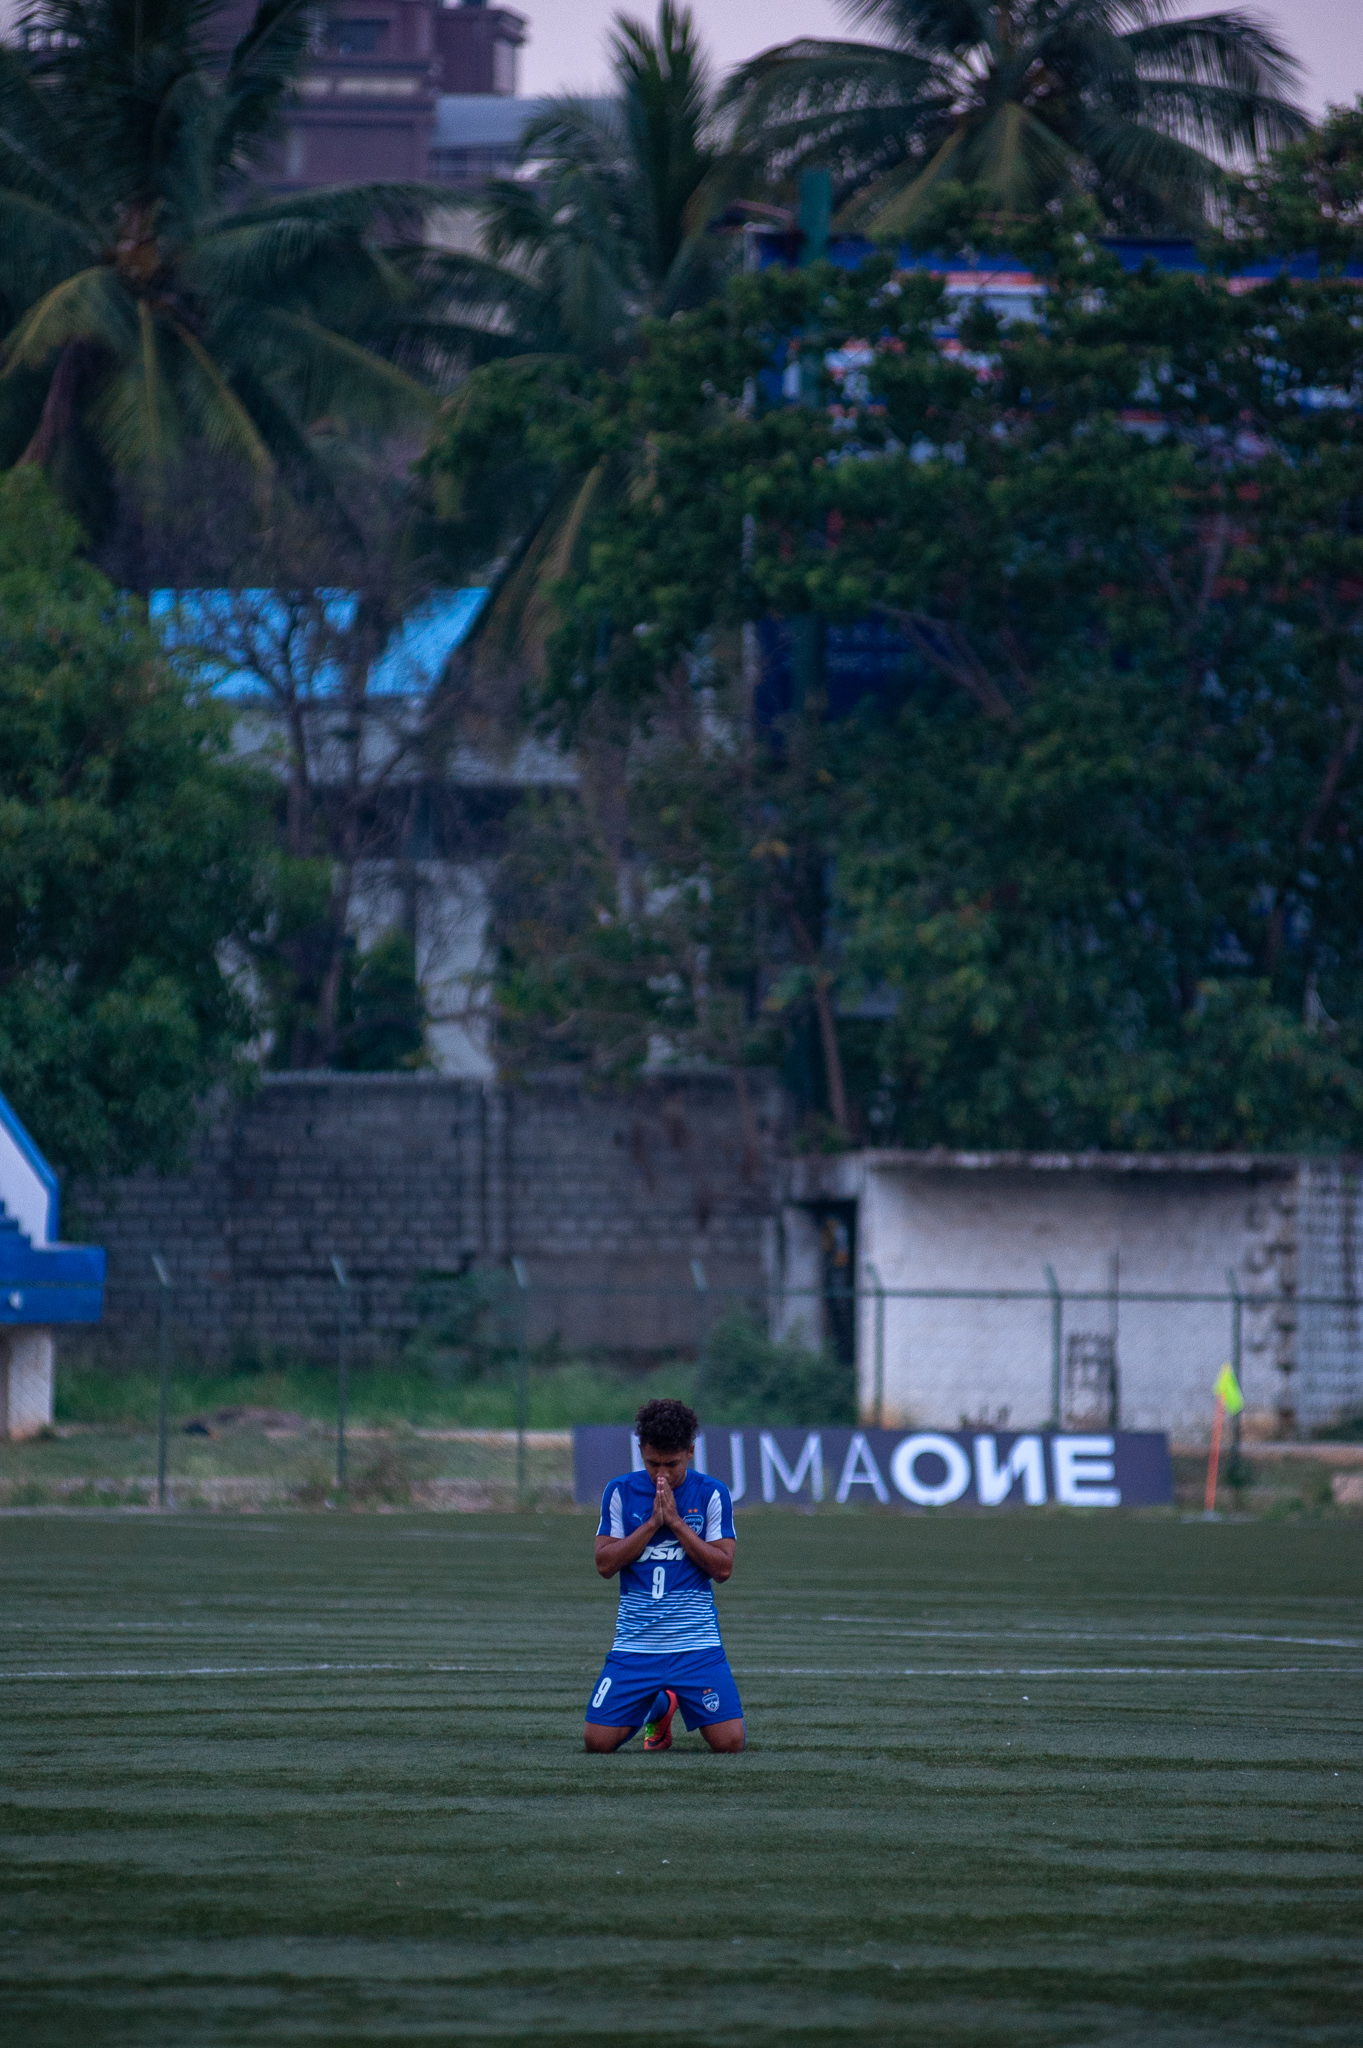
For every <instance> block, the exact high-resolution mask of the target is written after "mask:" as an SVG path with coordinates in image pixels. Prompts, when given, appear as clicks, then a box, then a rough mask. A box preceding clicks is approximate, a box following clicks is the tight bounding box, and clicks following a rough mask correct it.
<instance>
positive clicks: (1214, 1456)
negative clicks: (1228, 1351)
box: [1202, 1393, 1226, 1515]
mask: <svg viewBox="0 0 1363 2048" xmlns="http://www.w3.org/2000/svg"><path fill="white" fill-rule="evenodd" d="M1225 1419H1226V1397H1225V1395H1224V1394H1220V1393H1219V1394H1218V1395H1217V1397H1216V1416H1215V1419H1214V1421H1213V1423H1212V1448H1211V1455H1210V1456H1209V1458H1208V1459H1207V1492H1206V1497H1205V1499H1204V1500H1203V1503H1202V1511H1203V1513H1204V1514H1207V1515H1211V1514H1215V1512H1216V1472H1217V1467H1218V1466H1219V1465H1220V1463H1221V1425H1222V1423H1223V1422H1224V1421H1225Z"/></svg>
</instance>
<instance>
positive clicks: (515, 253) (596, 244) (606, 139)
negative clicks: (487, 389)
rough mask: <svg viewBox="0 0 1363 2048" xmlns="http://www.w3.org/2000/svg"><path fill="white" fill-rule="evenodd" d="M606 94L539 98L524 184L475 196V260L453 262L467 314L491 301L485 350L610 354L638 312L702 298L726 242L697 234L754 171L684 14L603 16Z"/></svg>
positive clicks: (493, 186) (665, 10)
mask: <svg viewBox="0 0 1363 2048" xmlns="http://www.w3.org/2000/svg"><path fill="white" fill-rule="evenodd" d="M609 47H610V57H611V71H612V75H613V79H614V85H615V91H614V94H613V96H612V97H611V98H610V99H608V100H607V101H605V102H602V101H599V100H583V99H571V98H559V99H551V100H549V101H548V102H546V104H545V105H544V107H543V108H542V110H541V111H540V113H539V114H538V115H537V116H536V118H535V119H534V120H533V121H532V122H531V124H530V126H529V127H528V128H527V130H526V132H525V134H524V136H523V137H522V139H521V147H520V154H521V159H522V162H523V163H524V164H526V165H527V166H533V167H534V170H535V175H534V177H533V179H530V180H526V181H523V180H520V179H512V178H506V179H495V180H492V181H491V182H490V183H489V184H488V185H487V186H486V187H485V188H484V191H483V193H482V194H481V196H480V198H479V200H478V201H477V202H476V204H477V207H478V211H479V214H480V216H481V221H482V230H483V234H482V240H483V246H484V249H485V251H486V256H487V259H488V260H486V261H482V262H480V261H478V260H477V259H471V258H458V257H456V258H453V259H452V260H451V263H450V266H449V270H448V275H449V278H450V280H451V281H452V282H455V283H457V284H458V285H459V286H460V287H461V295H462V297H463V299H464V303H465V305H466V306H467V307H469V308H470V309H472V308H473V307H474V306H475V305H478V304H481V305H482V306H483V307H485V308H495V309H496V314H497V317H496V319H495V320H494V321H493V322H492V323H490V325H489V341H490V343H491V344H492V345H494V346H496V347H498V348H499V350H501V351H504V350H505V349H507V348H508V347H515V348H521V349H523V348H525V347H526V346H529V347H531V348H534V349H536V350H540V351H544V352H549V353H571V354H576V355H579V356H583V357H585V358H587V359H588V360H590V361H595V362H601V361H610V360H613V359H615V358H618V356H619V354H620V351H621V349H622V348H624V347H626V346H627V345H628V343H629V340H630V338H631V336H632V335H633V333H634V330H635V328H636V326H637V324H638V321H639V320H640V319H641V318H644V317H647V316H648V315H651V314H661V315H666V314H668V313H671V312H674V311H675V310H676V309H677V308H678V307H680V306H686V305H693V304H696V303H698V302H699V301H700V300H702V299H704V298H705V297H706V296H708V294H709V293H710V292H711V291H712V290H713V289H714V287H715V283H716V279H717V274H718V272H719V270H720V268H721V266H722V263H723V261H724V254H723V247H722V245H721V244H720V243H719V242H717V241H716V238H715V237H714V236H712V235H708V234H707V232H706V230H707V228H708V227H709V225H710V223H711V222H712V221H713V220H714V219H715V217H716V216H717V215H718V214H719V213H721V212H722V211H723V209H724V207H725V206H726V204H727V203H728V201H729V200H730V199H731V198H733V197H734V195H735V194H736V193H737V192H738V191H739V190H740V189H741V187H742V186H743V184H744V182H745V180H747V179H750V178H751V177H752V176H753V175H754V170H755V166H754V165H753V163H752V162H751V160H750V159H749V158H747V157H745V156H744V155H743V154H742V153H741V152H739V151H736V150H735V149H734V148H733V147H732V144H731V140H730V137H729V134H728V128H727V125H726V123H725V122H724V120H723V118H722V116H721V115H720V113H719V105H718V94H717V92H716V89H715V86H714V83H713V79H712V74H711V70H710V66H709V63H708V62H707V60H706V57H705V53H704V51H703V49H702V47H701V44H700V40H699V37H698V36H697V33H696V26H695V22H694V20H693V18H692V15H691V11H690V9H689V8H688V7H686V6H678V5H676V4H675V0H661V4H660V6H659V9H658V21H657V28H656V30H650V29H649V28H647V27H646V26H645V24H644V23H642V22H639V21H633V20H631V19H629V17H628V16H626V15H623V14H618V15H616V17H615V20H614V25H613V29H612V33H611V37H610V44H609Z"/></svg>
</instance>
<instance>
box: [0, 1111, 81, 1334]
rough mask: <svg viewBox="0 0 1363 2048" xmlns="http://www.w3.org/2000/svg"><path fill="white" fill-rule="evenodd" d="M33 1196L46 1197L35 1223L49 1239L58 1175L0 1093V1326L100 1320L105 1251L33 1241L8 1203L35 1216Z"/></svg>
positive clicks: (53, 1233) (54, 1218)
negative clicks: (7, 1184)
mask: <svg viewBox="0 0 1363 2048" xmlns="http://www.w3.org/2000/svg"><path fill="white" fill-rule="evenodd" d="M16 1176H17V1178H16ZM7 1182H12V1185H9V1186H8V1188H7V1186H6V1183H7ZM35 1182H36V1183H37V1186H36V1187H35ZM7 1195H8V1201H7V1200H6V1196H7ZM35 1197H37V1199H38V1200H39V1201H40V1203H41V1202H42V1200H43V1197H45V1210H46V1214H45V1216H44V1213H43V1207H42V1206H40V1207H39V1209H38V1210H37V1218H38V1221H37V1224H36V1226H35V1227H36V1228H38V1229H42V1228H44V1227H45V1228H46V1234H47V1237H48V1239H49V1240H51V1239H52V1238H55V1236H56V1232H57V1176H56V1175H55V1174H54V1173H53V1171H52V1168H51V1167H50V1166H49V1165H48V1163H47V1161H46V1160H45V1159H44V1158H43V1155H42V1153H41V1152H40V1151H39V1150H38V1147H37V1146H36V1145H35V1144H34V1142H33V1140H32V1138H31V1137H30V1136H29V1134H28V1132H27V1131H26V1130H25V1129H24V1126H23V1125H22V1124H21V1123H20V1121H19V1119H18V1117H17V1116H16V1115H15V1114H14V1111H13V1110H12V1109H11V1108H10V1106H9V1104H8V1103H7V1102H6V1100H5V1098H4V1096H3V1095H0V1327H8V1328H13V1327H14V1326H15V1325H16V1324H31V1323H38V1324H46V1323H97V1322H98V1321H99V1319H100V1316H101V1314H102V1313H103V1309H104V1292H103V1290H104V1265H105V1259H104V1253H103V1251H102V1250H101V1249H100V1247H99V1246H97V1245H91V1244H54V1243H52V1242H50V1241H49V1242H48V1243H46V1244H35V1243H34V1242H33V1236H32V1234H31V1233H30V1232H26V1231H24V1230H22V1229H21V1228H20V1227H19V1223H18V1221H17V1218H16V1216H15V1215H14V1214H13V1213H11V1209H10V1207H9V1205H8V1204H9V1202H13V1203H14V1204H15V1206H16V1207H17V1208H19V1209H20V1210H24V1211H25V1213H27V1214H29V1215H30V1216H31V1215H32V1214H33V1213H34V1212H33V1208H32V1204H33V1201H34V1199H35Z"/></svg>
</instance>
